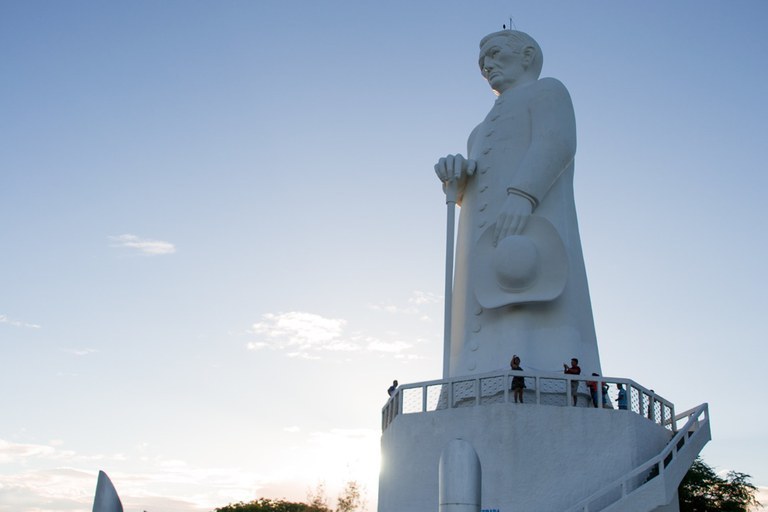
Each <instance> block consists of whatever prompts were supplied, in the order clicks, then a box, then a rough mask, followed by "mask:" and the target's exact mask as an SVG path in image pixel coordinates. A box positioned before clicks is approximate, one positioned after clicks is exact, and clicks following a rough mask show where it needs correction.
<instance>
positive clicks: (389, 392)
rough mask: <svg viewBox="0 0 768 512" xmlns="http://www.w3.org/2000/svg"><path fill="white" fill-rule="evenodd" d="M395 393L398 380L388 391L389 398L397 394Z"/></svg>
mask: <svg viewBox="0 0 768 512" xmlns="http://www.w3.org/2000/svg"><path fill="white" fill-rule="evenodd" d="M395 391H397V380H393V381H392V385H391V386H389V389H388V390H387V394H389V396H392V395H394V394H395Z"/></svg>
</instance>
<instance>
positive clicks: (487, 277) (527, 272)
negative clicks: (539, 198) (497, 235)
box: [474, 215, 568, 308]
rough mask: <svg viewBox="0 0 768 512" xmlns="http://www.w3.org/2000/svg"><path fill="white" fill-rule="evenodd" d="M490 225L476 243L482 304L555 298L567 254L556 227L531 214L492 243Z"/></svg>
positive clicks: (477, 288) (560, 288)
mask: <svg viewBox="0 0 768 512" xmlns="http://www.w3.org/2000/svg"><path fill="white" fill-rule="evenodd" d="M495 228H496V225H495V224H494V225H492V226H490V227H489V228H488V229H486V230H485V232H483V234H482V235H481V236H480V240H479V241H478V243H477V245H476V246H475V258H476V260H475V261H476V262H477V267H475V268H476V274H475V276H474V278H475V296H476V297H477V300H478V302H479V303H480V305H481V306H483V307H484V308H498V307H501V306H506V305H509V304H520V303H526V302H543V301H549V300H553V299H556V298H557V297H558V296H559V295H560V294H561V293H563V289H564V288H565V282H566V280H567V278H568V257H567V255H566V253H565V246H564V245H563V241H562V239H561V238H560V235H559V234H558V232H557V230H556V229H555V227H554V226H553V225H552V223H550V222H549V221H548V220H547V219H545V218H544V217H540V216H538V215H531V216H530V217H529V218H528V222H527V223H526V225H525V229H524V230H523V232H522V233H521V234H519V235H512V236H508V237H506V238H503V239H501V240H499V241H498V243H497V244H496V246H495V247H494V245H493V231H494V229H495Z"/></svg>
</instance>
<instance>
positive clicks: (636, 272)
mask: <svg viewBox="0 0 768 512" xmlns="http://www.w3.org/2000/svg"><path fill="white" fill-rule="evenodd" d="M767 15H768V4H766V3H765V2H762V1H758V0H755V1H732V2H726V1H719V2H717V1H677V2H666V1H660V0H659V1H648V2H642V3H639V2H615V1H596V0H585V1H581V2H571V1H542V2H536V3H533V2H512V1H484V2H466V1H436V0H427V1H422V2H406V1H401V0H395V1H390V2H371V1H357V2H341V1H334V2H282V1H280V2H279V1H272V0H264V1H225V2H210V1H209V2H202V1H169V0H164V1H162V2H157V1H132V2H95V1H86V0H72V1H67V2H55V1H38V0H28V1H23V2H22V1H4V2H2V3H0V119H2V122H0V166H1V167H2V170H1V172H0V177H1V178H2V187H0V215H1V217H0V218H2V219H3V223H2V224H3V236H2V237H1V238H0V249H1V250H0V365H2V371H0V386H1V387H2V389H3V390H5V392H4V393H2V394H0V410H1V411H2V421H0V512H6V511H8V512H10V511H14V512H16V511H22V512H36V511H40V510H55V511H86V510H90V506H91V500H92V496H93V491H94V488H95V484H96V474H97V471H98V470H99V469H103V470H105V471H106V472H107V473H108V474H110V476H111V477H112V479H113V481H114V482H115V485H116V486H117V488H118V492H120V494H121V496H122V497H123V501H124V503H125V505H126V510H128V511H139V510H144V509H146V510H149V511H153V510H164V511H166V512H193V511H197V510H211V509H212V508H214V507H216V506H222V505H224V504H226V503H229V502H231V501H237V500H249V499H252V498H254V497H256V496H267V497H282V496H284V497H287V498H291V499H304V498H305V496H306V493H307V491H308V490H309V489H313V488H315V487H316V486H317V485H318V484H319V483H321V482H325V483H326V486H327V489H328V493H329V495H331V496H333V495H335V493H336V490H337V489H338V487H339V486H340V485H341V484H342V483H343V482H344V481H345V480H346V479H349V478H357V479H359V480H361V481H362V482H363V483H365V485H366V486H367V489H368V501H369V505H370V508H372V509H373V505H375V498H376V474H377V468H378V436H379V414H380V407H381V406H382V405H383V404H384V401H385V398H386V388H387V386H388V385H389V383H390V382H391V380H392V379H393V378H397V379H399V380H400V381H401V382H414V381H421V380H430V379H434V378H438V377H439V376H440V375H441V368H442V354H441V350H442V293H443V290H442V287H443V282H442V281H443V262H444V254H443V250H444V222H445V220H444V215H445V211H444V208H445V207H444V203H443V196H442V192H441V190H440V186H439V184H438V182H437V180H436V178H435V176H434V173H433V170H432V166H433V165H434V163H435V161H436V160H437V159H438V158H439V157H441V156H443V155H445V154H447V153H455V152H461V151H464V147H465V145H466V138H467V136H468V134H469V132H470V131H471V129H472V128H473V127H474V126H475V125H476V124H477V123H478V122H479V121H481V120H482V118H483V117H484V115H485V113H486V112H487V110H488V109H489V108H490V105H491V103H492V101H493V95H492V93H491V91H490V89H489V88H488V86H487V84H486V83H485V82H484V81H483V79H482V77H481V76H480V73H479V70H478V69H477V53H478V46H477V45H478V42H479V40H480V38H481V37H482V36H484V35H485V34H487V33H489V32H492V31H494V30H497V29H499V28H501V24H502V23H507V22H508V21H507V20H508V18H509V17H510V16H512V17H513V20H514V23H515V26H516V27H517V28H518V29H520V30H524V31H526V32H529V33H530V34H531V35H533V36H534V37H535V38H536V39H537V40H538V41H539V43H540V44H541V46H542V48H543V52H544V70H543V73H542V74H543V75H544V76H555V77H557V78H559V79H560V80H561V81H563V82H564V83H565V84H566V86H567V87H568V88H569V90H570V92H571V96H572V98H573V102H574V106H575V110H576V119H577V127H578V137H579V142H578V144H579V147H578V151H577V159H576V200H577V207H578V212H579V221H580V227H581V233H582V244H583V247H584V253H585V260H586V266H587V272H588V276H589V280H590V289H591V294H592V302H593V309H594V312H595V323H596V328H597V333H598V341H599V347H600V353H601V358H602V363H603V371H604V373H605V374H606V375H610V376H617V377H626V378H632V379H634V380H636V381H637V382H639V383H641V384H642V385H644V386H646V387H649V388H653V389H655V390H656V391H657V392H659V393H660V394H662V395H663V396H665V397H666V398H668V399H670V400H672V401H673V402H674V403H675V404H676V407H677V409H678V411H682V410H685V409H687V408H689V407H693V406H695V405H698V404H699V403H702V402H709V404H710V413H711V416H712V429H713V436H714V439H713V441H712V442H711V443H710V445H709V446H708V447H707V448H706V449H705V451H704V457H705V460H706V461H707V462H709V463H710V464H712V465H714V466H716V467H717V469H718V470H727V469H735V470H738V471H742V472H745V473H749V474H751V475H752V476H753V481H754V482H755V483H757V484H758V485H761V486H768V463H767V462H766V460H768V457H766V455H768V450H767V449H766V447H767V443H766V439H765V424H766V423H768V412H766V408H765V407H763V406H762V405H761V398H760V397H761V396H762V392H763V391H762V390H763V388H764V385H763V382H764V377H763V375H764V367H765V363H764V361H765V359H766V358H767V357H768V350H766V348H765V340H766V339H767V338H768V336H766V334H767V332H766V331H767V330H768V329H767V328H766V325H765V322H764V321H761V320H760V319H761V318H762V317H763V316H764V311H763V310H764V307H765V305H766V300H765V289H766V279H765V271H764V266H765V261H766V259H768V258H766V256H767V255H766V252H767V247H766V236H765V233H766V232H768V226H767V225H766V224H768V222H767V221H766V218H768V216H767V215H766V214H767V213H768V209H767V208H766V205H765V204H766V202H765V200H764V195H765V190H767V189H768V177H767V176H766V173H765V172H764V171H765V157H764V155H763V150H764V147H765V144H766V140H768V129H767V128H766V125H765V121H764V120H765V119H766V118H768V102H767V101H766V99H765V94H764V90H765V84H766V82H768V80H767V78H768V76H767V75H768V71H767V70H766V66H765V65H764V62H765V55H766V54H767V53H768V35H766V33H765V30H764V25H765V20H766V19H767ZM566 357H568V355H564V358H566ZM506 364H507V362H506V361H500V362H499V367H500V368H501V367H504V366H505V365H506ZM606 442H610V440H606Z"/></svg>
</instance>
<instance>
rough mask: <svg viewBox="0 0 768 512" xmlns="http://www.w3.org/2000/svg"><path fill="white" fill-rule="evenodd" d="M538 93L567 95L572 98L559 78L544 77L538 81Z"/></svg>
mask: <svg viewBox="0 0 768 512" xmlns="http://www.w3.org/2000/svg"><path fill="white" fill-rule="evenodd" d="M534 87H535V89H536V91H537V93H539V94H557V95H562V94H564V95H566V96H570V95H569V94H568V89H566V88H565V85H563V82H561V81H560V80H558V79H557V78H552V77H544V78H540V79H538V80H536V82H535V85H534Z"/></svg>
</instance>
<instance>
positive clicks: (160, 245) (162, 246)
mask: <svg viewBox="0 0 768 512" xmlns="http://www.w3.org/2000/svg"><path fill="white" fill-rule="evenodd" d="M109 239H110V240H112V242H113V244H112V247H121V248H127V249H134V250H137V251H139V252H140V253H141V254H146V255H147V256H161V255H164V254H173V253H174V252H176V247H175V246H174V245H173V244H172V243H170V242H165V241H163V240H150V239H148V238H140V237H138V236H136V235H130V234H125V235H117V236H110V237H109Z"/></svg>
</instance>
